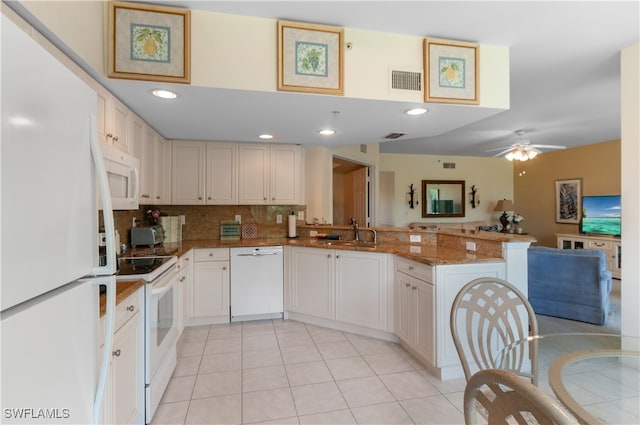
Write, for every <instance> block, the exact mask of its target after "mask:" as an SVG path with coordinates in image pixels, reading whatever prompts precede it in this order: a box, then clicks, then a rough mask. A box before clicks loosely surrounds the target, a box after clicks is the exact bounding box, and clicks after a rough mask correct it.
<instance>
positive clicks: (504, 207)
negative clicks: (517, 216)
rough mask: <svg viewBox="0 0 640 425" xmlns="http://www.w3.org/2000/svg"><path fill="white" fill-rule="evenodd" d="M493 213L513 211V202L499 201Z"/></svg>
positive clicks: (508, 200) (507, 200) (509, 200)
mask: <svg viewBox="0 0 640 425" xmlns="http://www.w3.org/2000/svg"><path fill="white" fill-rule="evenodd" d="M493 210H494V211H513V210H514V207H513V201H512V200H511V199H500V200H499V201H498V203H497V204H496V207H495V208H494V209H493Z"/></svg>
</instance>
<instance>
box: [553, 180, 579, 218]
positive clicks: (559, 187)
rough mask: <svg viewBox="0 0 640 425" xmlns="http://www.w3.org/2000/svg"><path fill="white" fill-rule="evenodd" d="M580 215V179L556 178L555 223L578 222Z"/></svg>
mask: <svg viewBox="0 0 640 425" xmlns="http://www.w3.org/2000/svg"><path fill="white" fill-rule="evenodd" d="M581 216H582V179H566V180H556V223H569V224H579V223H580V217H581Z"/></svg>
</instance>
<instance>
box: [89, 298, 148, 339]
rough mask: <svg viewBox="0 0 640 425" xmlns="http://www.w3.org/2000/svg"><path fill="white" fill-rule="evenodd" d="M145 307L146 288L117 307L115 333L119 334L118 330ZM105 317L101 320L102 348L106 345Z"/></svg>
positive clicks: (100, 335) (100, 336)
mask: <svg viewBox="0 0 640 425" xmlns="http://www.w3.org/2000/svg"><path fill="white" fill-rule="evenodd" d="M143 305H144V287H142V288H140V289H138V290H137V291H136V292H135V293H133V294H131V295H129V296H128V297H127V298H125V299H124V300H122V301H121V302H120V303H118V304H117V305H116V308H115V312H114V313H115V322H114V326H113V332H114V333H115V332H117V331H118V329H120V328H121V327H123V326H124V324H125V323H127V322H128V321H129V320H130V319H131V318H132V317H133V316H135V315H136V313H137V312H139V311H141V310H140V309H141V306H143ZM104 318H105V316H102V317H101V318H100V326H99V334H98V341H99V343H98V345H99V346H100V347H102V344H104V327H105V321H104Z"/></svg>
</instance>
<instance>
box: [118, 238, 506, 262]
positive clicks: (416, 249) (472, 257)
mask: <svg viewBox="0 0 640 425" xmlns="http://www.w3.org/2000/svg"><path fill="white" fill-rule="evenodd" d="M273 245H290V246H304V247H312V248H325V249H339V250H351V251H362V252H380V253H387V254H395V255H398V256H400V257H404V258H407V259H410V260H414V261H418V262H421V263H424V264H428V265H444V264H469V263H493V262H502V261H504V259H503V258H502V257H492V256H486V255H481V254H478V253H474V252H470V251H464V250H460V249H454V248H446V247H437V246H432V245H425V244H410V243H406V242H380V243H377V244H371V243H366V242H365V243H362V244H359V245H356V244H354V243H353V241H345V240H340V241H332V240H328V239H317V238H264V239H240V240H235V241H221V240H215V239H199V240H189V241H182V242H181V243H179V244H165V245H164V246H162V247H157V248H135V249H132V250H131V251H130V252H129V253H128V255H130V256H145V255H151V254H154V255H176V256H178V257H179V256H181V255H183V254H185V253H186V252H188V251H189V250H190V249H198V248H234V247H243V246H273Z"/></svg>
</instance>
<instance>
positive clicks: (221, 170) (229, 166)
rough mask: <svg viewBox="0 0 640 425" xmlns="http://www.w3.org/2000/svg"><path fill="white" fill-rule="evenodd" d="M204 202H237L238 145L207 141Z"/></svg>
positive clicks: (222, 203) (223, 203) (221, 203)
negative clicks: (205, 194)
mask: <svg viewBox="0 0 640 425" xmlns="http://www.w3.org/2000/svg"><path fill="white" fill-rule="evenodd" d="M206 150H207V164H206V168H207V172H206V174H207V177H206V191H207V199H206V200H205V203H206V204H211V205H225V204H226V205H228V204H236V203H237V202H238V165H237V164H238V145H237V144H234V143H207V149H206Z"/></svg>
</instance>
